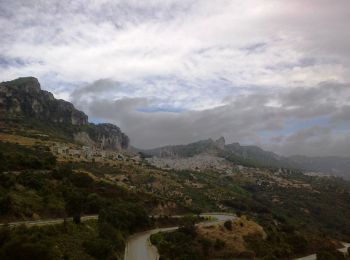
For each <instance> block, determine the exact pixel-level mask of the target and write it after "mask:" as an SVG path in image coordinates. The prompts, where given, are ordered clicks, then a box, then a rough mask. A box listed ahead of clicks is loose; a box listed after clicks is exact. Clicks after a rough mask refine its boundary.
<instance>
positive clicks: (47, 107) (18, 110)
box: [0, 77, 88, 125]
mask: <svg viewBox="0 0 350 260" xmlns="http://www.w3.org/2000/svg"><path fill="white" fill-rule="evenodd" d="M0 112H1V114H2V115H6V116H9V115H10V116H24V117H32V118H36V119H39V120H42V121H49V122H53V123H65V124H72V125H86V124H87V123H88V117H87V115H85V114H84V113H83V112H81V111H79V110H77V109H75V108H74V106H73V105H72V104H71V103H69V102H67V101H64V100H59V99H55V98H54V96H53V95H52V93H50V92H48V91H45V90H41V88H40V84H39V81H38V80H37V79H36V78H32V77H28V78H19V79H16V80H13V81H8V82H3V83H0Z"/></svg>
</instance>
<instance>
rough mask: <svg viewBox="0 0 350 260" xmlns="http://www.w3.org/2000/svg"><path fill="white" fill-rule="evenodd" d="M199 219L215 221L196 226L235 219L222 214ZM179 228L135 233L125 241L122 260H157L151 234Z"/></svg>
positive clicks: (206, 214) (157, 256) (233, 216)
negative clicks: (208, 218)
mask: <svg viewBox="0 0 350 260" xmlns="http://www.w3.org/2000/svg"><path fill="white" fill-rule="evenodd" d="M201 217H211V218H214V219H215V220H213V221H206V222H201V223H199V224H197V225H203V226H209V225H213V224H217V223H222V222H225V221H226V220H231V219H234V218H235V215H233V214H223V213H204V214H201ZM178 228H179V227H170V228H156V229H152V230H148V231H145V232H141V233H137V234H134V235H132V236H130V237H129V238H128V240H127V243H126V247H125V255H124V260H157V259H159V255H158V252H157V249H156V248H155V247H154V246H153V245H152V244H151V242H150V236H151V235H152V234H155V233H158V232H160V231H162V232H168V231H173V230H176V229H178Z"/></svg>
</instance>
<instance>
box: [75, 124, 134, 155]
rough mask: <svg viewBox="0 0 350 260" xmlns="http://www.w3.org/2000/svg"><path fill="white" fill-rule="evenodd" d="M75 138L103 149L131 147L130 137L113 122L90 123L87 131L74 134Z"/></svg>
mask: <svg viewBox="0 0 350 260" xmlns="http://www.w3.org/2000/svg"><path fill="white" fill-rule="evenodd" d="M74 139H75V140H76V141H78V142H81V143H82V144H84V145H87V146H95V147H97V148H100V149H103V150H124V149H127V148H128V147H129V137H128V136H127V135H126V134H124V133H123V132H122V131H121V130H120V128H119V127H117V126H115V125H112V124H98V125H94V124H90V125H89V128H88V130H87V132H78V133H76V134H74Z"/></svg>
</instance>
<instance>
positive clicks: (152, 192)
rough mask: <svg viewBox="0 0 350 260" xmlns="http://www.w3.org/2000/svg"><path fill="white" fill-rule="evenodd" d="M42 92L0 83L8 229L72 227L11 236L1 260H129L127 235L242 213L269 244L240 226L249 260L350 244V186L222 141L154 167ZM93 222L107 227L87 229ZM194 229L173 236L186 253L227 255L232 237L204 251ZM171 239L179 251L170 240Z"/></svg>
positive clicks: (112, 130) (112, 133) (2, 200)
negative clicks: (40, 222)
mask: <svg viewBox="0 0 350 260" xmlns="http://www.w3.org/2000/svg"><path fill="white" fill-rule="evenodd" d="M38 84H39V83H38V82H37V80H35V79H33V78H29V79H28V78H24V79H20V80H15V81H13V82H10V83H9V82H6V83H1V84H0V97H1V102H0V103H1V109H2V113H3V114H2V119H1V127H0V220H1V222H7V221H17V220H37V219H47V218H56V217H74V222H75V224H74V223H71V222H67V223H65V224H62V225H55V226H52V227H42V228H34V227H33V228H24V227H18V228H14V229H11V230H9V229H8V228H7V227H6V226H5V227H3V228H1V229H0V237H4V238H5V239H2V240H0V258H1V259H21V257H22V256H23V255H21V253H20V252H24V254H27V255H31V256H33V257H32V259H67V258H68V259H118V258H119V259H120V258H121V257H122V255H123V251H124V245H125V240H126V239H127V237H128V236H129V235H130V234H132V233H134V232H137V231H140V230H144V229H149V228H153V227H155V226H160V225H178V222H179V220H176V219H175V220H174V219H172V218H170V217H169V216H171V215H179V214H198V213H200V212H230V213H234V214H237V215H239V216H240V215H245V216H247V218H248V219H249V221H248V222H244V223H247V224H249V225H248V227H250V226H251V227H254V228H255V229H256V228H258V229H259V230H261V228H262V229H263V230H264V233H263V232H261V234H266V237H265V236H264V237H263V239H262V237H261V236H251V235H252V234H251V233H249V232H246V231H245V229H244V228H240V226H237V227H235V228H237V230H240V232H241V231H242V232H241V233H242V236H241V237H239V238H237V239H238V240H239V241H238V242H240V244H239V245H238V244H237V245H238V246H239V248H241V249H242V250H243V251H242V252H243V253H244V252H246V251H249V256H253V255H254V256H258V257H260V258H263V257H270V256H274V257H277V258H278V259H290V258H292V257H296V256H300V255H304V254H307V253H313V252H315V251H317V250H320V249H322V248H324V247H328V246H329V245H338V244H337V243H338V242H337V241H350V232H349V230H350V220H349V218H348V216H349V215H350V208H349V201H350V197H349V194H350V183H349V182H347V181H344V180H343V179H341V178H336V177H320V176H307V175H304V174H303V173H302V172H300V171H298V170H296V169H290V168H289V167H276V165H274V163H276V162H277V163H279V162H280V161H279V160H280V158H281V157H279V156H277V155H275V154H273V153H270V152H266V151H264V150H262V149H260V148H258V147H254V146H240V145H239V144H229V145H226V144H225V140H224V139H223V138H220V139H218V140H212V139H208V140H204V141H200V142H197V143H193V144H190V145H180V146H168V147H164V148H160V149H154V150H152V151H149V154H151V155H157V156H156V157H153V158H147V156H145V154H142V153H141V154H140V155H137V154H136V153H133V152H132V151H129V149H128V146H127V143H128V138H127V137H126V135H125V134H123V133H122V132H121V131H120V129H119V128H118V127H117V126H113V125H106V124H99V125H95V124H90V123H88V122H87V117H86V116H84V115H85V114H83V112H80V111H78V110H75V108H74V106H73V105H67V104H66V102H64V101H59V100H55V99H52V98H47V96H49V97H50V95H49V94H45V93H46V92H44V91H42V90H40V87H39V86H38ZM14 104H17V105H14ZM61 104H64V105H62V106H61ZM33 107H34V108H35V109H34V108H33ZM47 111H49V112H47ZM46 113H49V114H51V115H52V116H50V118H51V119H50V118H46V117H47V115H46ZM76 115H78V117H77V116H76ZM73 118H75V119H73ZM78 118H80V119H81V120H80V119H79V120H78ZM123 136H124V137H123ZM123 140H124V141H123ZM147 152H148V151H143V153H147ZM87 214H96V215H99V219H98V221H96V220H91V221H89V222H86V223H85V222H82V223H80V218H81V216H83V215H87ZM150 216H161V217H160V218H156V217H150ZM181 221H182V220H181ZM183 224H184V225H185V226H186V225H187V223H183ZM239 225H240V224H239ZM243 225H245V224H243ZM187 228H188V226H187ZM186 230H187V231H188V229H181V230H180V231H181V232H182V231H185V233H183V232H182V233H181V232H180V233H177V232H176V233H174V234H175V236H177V238H179V237H180V238H181V239H180V240H181V241H178V242H182V243H180V244H174V248H177V250H179V252H180V251H181V250H182V249H186V250H187V249H188V250H187V251H186V252H185V251H183V252H185V253H191V252H192V251H191V248H190V246H189V245H191V244H190V243H191V241H192V242H194V243H195V245H196V246H201V245H204V246H208V243H207V242H208V241H207V240H210V241H211V242H210V244H209V245H210V246H209V248H210V250H216V249H215V248H219V249H218V250H217V251H215V252H214V251H212V254H213V255H214V256H217V257H221V256H223V255H224V254H226V253H227V250H226V249H227V248H225V247H222V243H221V242H220V241H219V242H217V245H216V246H215V243H216V239H217V238H218V236H221V235H222V236H223V237H225V238H227V239H231V238H232V239H233V237H235V236H234V235H233V234H232V232H229V231H228V230H222V229H221V228H219V229H218V230H216V232H215V234H216V235H215V234H214V233H213V236H212V237H211V236H208V237H206V233H205V232H206V231H205V230H199V234H200V236H199V237H198V238H201V240H200V241H199V240H194V239H193V237H192V235H193V234H192V233H190V234H189V233H186V232H187V231H186ZM191 230H192V229H190V231H191ZM235 230H236V229H235ZM191 234H192V235H191ZM214 235H215V236H214ZM161 239H163V238H161ZM165 239H166V240H168V239H169V240H170V241H172V243H173V242H174V243H175V242H176V241H177V240H176V238H175V239H173V237H172V235H171V234H169V235H168V236H167V237H166V238H165ZM183 239H185V240H183ZM206 239H207V240H206ZM184 241H189V242H188V243H185V244H184V243H183V242H184ZM231 242H232V241H228V242H227V245H230V246H234V245H236V244H234V243H231ZM333 242H334V243H333ZM28 244H29V246H27V245H28ZM168 245H169V244H168ZM220 248H221V249H220ZM174 252H175V251H174ZM181 252H182V251H181ZM196 252H197V251H196ZM208 252H209V251H208ZM198 253H199V254H202V253H205V251H202V249H200V248H198ZM200 256H202V255H200ZM231 256H232V255H231ZM241 256H242V255H241ZM243 256H244V255H243ZM243 256H242V257H243ZM196 257H197V258H196ZM192 259H203V258H200V257H198V255H196V256H195V257H194V258H192Z"/></svg>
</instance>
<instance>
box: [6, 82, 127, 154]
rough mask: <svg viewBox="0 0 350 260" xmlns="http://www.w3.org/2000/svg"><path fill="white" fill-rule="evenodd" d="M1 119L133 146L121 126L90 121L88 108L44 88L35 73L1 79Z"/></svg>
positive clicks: (107, 145)
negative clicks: (80, 107) (10, 79)
mask: <svg viewBox="0 0 350 260" xmlns="http://www.w3.org/2000/svg"><path fill="white" fill-rule="evenodd" d="M0 122H2V123H3V124H5V125H11V126H12V127H14V128H16V126H20V127H22V126H24V125H27V126H28V127H30V128H33V127H34V128H35V127H36V128H41V129H42V128H48V127H50V128H51V129H54V131H56V132H59V133H63V135H64V136H65V137H66V138H68V139H73V140H74V141H77V142H80V143H82V144H85V145H88V146H97V147H99V148H102V149H110V150H120V149H127V148H128V146H129V138H128V136H127V135H126V134H124V133H123V132H122V131H121V130H120V128H119V127H117V126H115V125H112V124H92V123H89V122H88V116H87V115H86V114H85V113H84V112H82V111H79V110H77V109H76V108H75V107H74V105H73V104H71V103H69V102H67V101H64V100H61V99H56V98H54V96H53V94H52V93H50V92H48V91H45V90H42V89H41V86H40V83H39V81H38V80H37V79H36V78H33V77H25V78H18V79H15V80H12V81H7V82H2V83H0Z"/></svg>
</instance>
